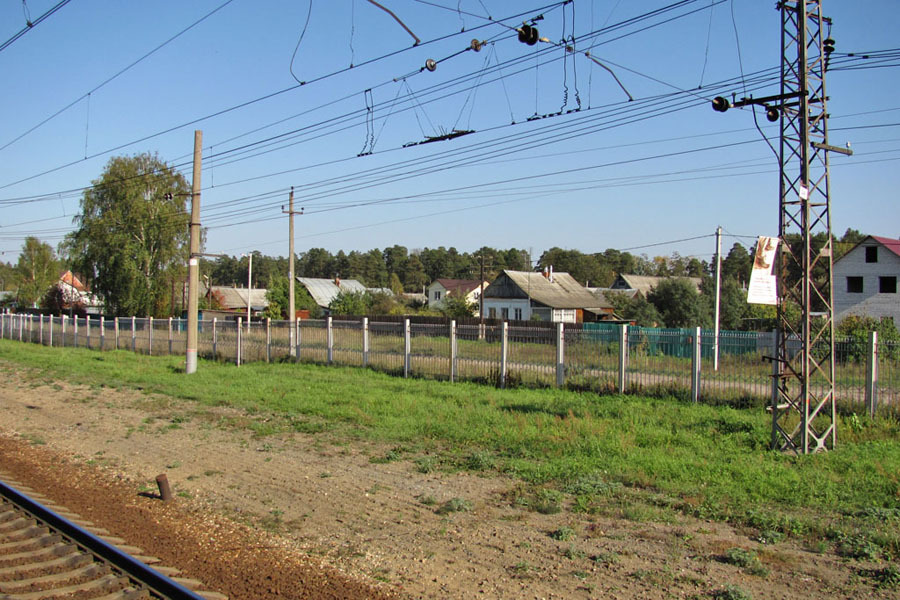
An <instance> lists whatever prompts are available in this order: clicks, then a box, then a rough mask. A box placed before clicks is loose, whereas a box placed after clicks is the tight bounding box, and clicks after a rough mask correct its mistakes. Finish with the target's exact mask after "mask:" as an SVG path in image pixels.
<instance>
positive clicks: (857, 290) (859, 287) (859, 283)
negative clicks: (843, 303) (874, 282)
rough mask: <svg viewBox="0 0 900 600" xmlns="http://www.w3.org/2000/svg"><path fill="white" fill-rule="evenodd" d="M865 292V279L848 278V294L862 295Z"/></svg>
mask: <svg viewBox="0 0 900 600" xmlns="http://www.w3.org/2000/svg"><path fill="white" fill-rule="evenodd" d="M862 292H863V278H862V277H848V278H847V293H848V294H862Z"/></svg>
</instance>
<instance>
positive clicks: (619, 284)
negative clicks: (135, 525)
mask: <svg viewBox="0 0 900 600" xmlns="http://www.w3.org/2000/svg"><path fill="white" fill-rule="evenodd" d="M663 279H669V278H668V277H656V276H653V275H632V274H630V273H619V275H618V276H617V277H616V280H615V281H613V283H612V286H610V289H612V290H614V291H619V290H623V291H625V290H635V291H637V292H639V293H641V294H642V295H644V296H645V297H646V296H647V294H649V293H650V291H651V290H652V289H653V288H655V287H656V286H657V285H659V282H660V281H662V280H663ZM681 279H687V280H688V281H690V282H691V283H693V284H694V286H696V288H697V291H700V283H701V282H702V280H701V279H700V278H699V277H682V278H681Z"/></svg>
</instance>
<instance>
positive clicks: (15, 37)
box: [0, 0, 71, 150]
mask: <svg viewBox="0 0 900 600" xmlns="http://www.w3.org/2000/svg"><path fill="white" fill-rule="evenodd" d="M70 1H71V0H62V2H59V3H58V4H56V6H54V7H53V8H51V9H50V10H48V11H47V12H45V13H44V14H42V15H41V16H39V17H38V18H37V19H35V20H34V21H31V20H30V19H28V18H27V17H26V21H25V27H23V28H22V29H20V30H19V31H18V32H17V33H16V34H15V35H13V36H12V37H11V38H9V39H8V40H6V41H5V42H3V43H2V44H0V52H3V51H4V50H6V49H7V48H8V47H9V46H10V45H12V43H13V42H15V41H16V40H18V39H19V38H20V37H22V36H23V35H25V34H26V33H28V32H29V31H31V30H32V29H34V28H35V27H37V26H38V25H40V24H41V23H42V22H43V21H44V19H47V18H48V17H50V16H51V15H52V14H53V13H55V12H56V11H58V10H59V9H61V8H62V7H63V6H65V5H66V4H68V3H69V2H70ZM0 150H2V148H0Z"/></svg>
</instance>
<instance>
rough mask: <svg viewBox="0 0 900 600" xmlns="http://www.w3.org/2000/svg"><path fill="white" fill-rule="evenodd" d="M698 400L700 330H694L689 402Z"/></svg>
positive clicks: (697, 328)
mask: <svg viewBox="0 0 900 600" xmlns="http://www.w3.org/2000/svg"><path fill="white" fill-rule="evenodd" d="M699 400H700V328H699V327H696V328H695V329H694V339H693V341H692V343H691V401H692V402H698V401H699Z"/></svg>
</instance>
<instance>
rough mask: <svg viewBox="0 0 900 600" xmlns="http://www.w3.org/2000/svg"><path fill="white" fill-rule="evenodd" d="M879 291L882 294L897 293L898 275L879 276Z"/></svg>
mask: <svg viewBox="0 0 900 600" xmlns="http://www.w3.org/2000/svg"><path fill="white" fill-rule="evenodd" d="M878 291H879V292H880V293H882V294H896V293H897V278H896V277H879V278H878Z"/></svg>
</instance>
